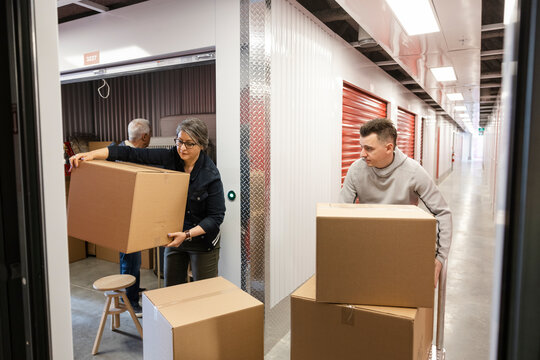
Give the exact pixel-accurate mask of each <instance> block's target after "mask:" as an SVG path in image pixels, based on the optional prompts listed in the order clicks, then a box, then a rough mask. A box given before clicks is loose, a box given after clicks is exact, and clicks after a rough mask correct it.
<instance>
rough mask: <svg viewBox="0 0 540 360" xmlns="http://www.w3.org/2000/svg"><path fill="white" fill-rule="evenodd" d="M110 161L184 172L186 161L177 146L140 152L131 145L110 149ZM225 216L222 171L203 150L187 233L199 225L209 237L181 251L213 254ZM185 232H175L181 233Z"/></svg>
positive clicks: (185, 244)
mask: <svg viewBox="0 0 540 360" xmlns="http://www.w3.org/2000/svg"><path fill="white" fill-rule="evenodd" d="M107 160H109V161H116V160H121V161H128V162H134V163H139V164H147V165H156V166H160V167H162V168H165V169H169V170H176V171H182V172H184V161H183V160H182V159H181V158H180V155H178V152H177V151H176V147H173V148H171V149H137V148H131V147H128V146H113V145H111V146H109V157H108V158H107ZM224 216H225V197H224V195H223V183H222V182H221V176H220V175H219V171H218V169H217V167H216V165H214V163H213V162H212V160H211V159H210V157H208V155H206V154H205V153H204V151H201V153H200V155H199V158H198V159H197V162H196V163H195V166H194V167H193V170H192V171H191V174H190V177H189V189H188V198H187V203H186V214H185V217H184V228H183V230H188V229H191V228H193V227H195V226H197V225H199V226H200V227H202V228H203V229H204V231H205V232H206V234H204V235H201V236H197V237H194V238H193V240H192V241H184V242H183V243H182V244H181V245H180V247H179V249H182V250H186V251H210V250H212V249H213V248H214V247H215V246H219V238H218V236H219V226H220V225H221V223H222V222H223V218H224ZM180 230H181V229H171V232H173V231H180Z"/></svg>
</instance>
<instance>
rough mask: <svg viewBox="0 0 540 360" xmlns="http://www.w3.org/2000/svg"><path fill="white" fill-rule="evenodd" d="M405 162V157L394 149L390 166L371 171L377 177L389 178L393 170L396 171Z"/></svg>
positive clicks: (374, 168)
mask: <svg viewBox="0 0 540 360" xmlns="http://www.w3.org/2000/svg"><path fill="white" fill-rule="evenodd" d="M405 160H407V156H406V155H405V154H404V153H402V152H401V150H399V149H398V148H397V147H396V148H395V149H394V160H393V161H392V163H391V164H390V165H388V166H387V167H385V168H382V169H377V168H376V167H372V168H371V170H372V171H373V172H374V173H375V175H377V176H378V177H389V176H390V175H392V173H393V172H394V170H396V169H397V168H398V167H400V166H401V165H403V163H404V162H405Z"/></svg>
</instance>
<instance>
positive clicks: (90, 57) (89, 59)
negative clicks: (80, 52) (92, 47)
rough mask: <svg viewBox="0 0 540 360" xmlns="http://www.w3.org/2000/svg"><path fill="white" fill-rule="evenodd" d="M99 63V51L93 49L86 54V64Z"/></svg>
mask: <svg viewBox="0 0 540 360" xmlns="http://www.w3.org/2000/svg"><path fill="white" fill-rule="evenodd" d="M94 64H99V51H92V52H89V53H86V54H84V65H85V66H86V65H94Z"/></svg>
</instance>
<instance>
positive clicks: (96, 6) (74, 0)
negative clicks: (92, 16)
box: [56, 0, 109, 13]
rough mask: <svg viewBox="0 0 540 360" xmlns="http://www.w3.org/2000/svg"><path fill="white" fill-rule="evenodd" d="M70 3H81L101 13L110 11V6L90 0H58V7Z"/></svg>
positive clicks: (80, 4)
mask: <svg viewBox="0 0 540 360" xmlns="http://www.w3.org/2000/svg"><path fill="white" fill-rule="evenodd" d="M70 4H74V5H79V6H82V7H85V8H87V9H90V10H94V11H97V12H101V13H103V12H107V11H109V8H108V7H106V6H103V5H100V4H98V3H95V2H93V1H90V0H58V1H57V3H56V7H62V6H66V5H70Z"/></svg>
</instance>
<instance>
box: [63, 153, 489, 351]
mask: <svg viewBox="0 0 540 360" xmlns="http://www.w3.org/2000/svg"><path fill="white" fill-rule="evenodd" d="M439 187H440V189H441V191H442V193H443V195H444V197H445V198H446V200H447V201H448V203H449V204H450V208H451V209H452V211H453V227H454V234H453V243H452V249H451V252H450V257H449V262H448V280H447V300H446V324H445V348H446V359H448V360H454V359H456V360H457V359H460V360H462V359H477V360H478V359H487V358H488V355H489V354H488V349H489V342H488V341H489V331H490V316H491V294H492V283H493V276H492V274H493V256H494V244H495V241H494V238H495V226H494V224H493V221H492V219H493V217H492V215H491V200H490V196H489V190H488V186H487V179H486V178H485V176H484V172H483V170H482V164H481V163H480V162H464V163H462V164H456V165H455V168H454V171H453V172H452V173H451V174H450V175H449V176H448V177H447V178H446V179H445V180H444V181H443V182H442V183H441V184H440V185H439ZM70 270H71V294H72V297H71V305H72V320H73V339H74V354H75V359H92V358H95V357H93V356H92V355H91V351H92V346H93V342H94V338H95V334H96V331H97V328H98V325H99V320H100V319H99V318H100V314H101V312H102V311H103V306H104V303H105V297H104V296H103V294H102V293H101V292H98V291H95V290H93V289H92V283H93V281H95V280H96V279H98V278H100V277H102V276H106V275H110V274H115V273H117V272H118V270H119V269H118V264H113V263H109V262H106V261H102V260H99V259H95V258H88V259H85V260H82V261H78V262H76V263H73V264H71V265H70ZM141 287H145V288H147V289H153V288H156V287H157V278H156V276H155V275H154V274H153V272H152V271H150V270H142V275H141ZM142 321H144V319H143V320H142ZM120 329H121V330H122V332H111V330H110V322H107V326H106V328H105V331H104V334H103V338H102V341H101V346H100V352H99V356H98V358H100V359H142V341H141V340H140V339H139V337H138V333H137V330H136V328H135V326H134V325H133V323H132V321H131V318H130V317H129V315H127V314H126V313H124V314H122V315H121V327H120ZM289 349H290V333H289V334H287V335H286V336H284V337H283V339H281V341H279V342H278V343H277V344H276V346H274V348H273V349H272V350H271V351H270V352H269V353H268V354H266V356H265V360H278V359H279V360H286V359H289V358H290V357H289Z"/></svg>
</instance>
